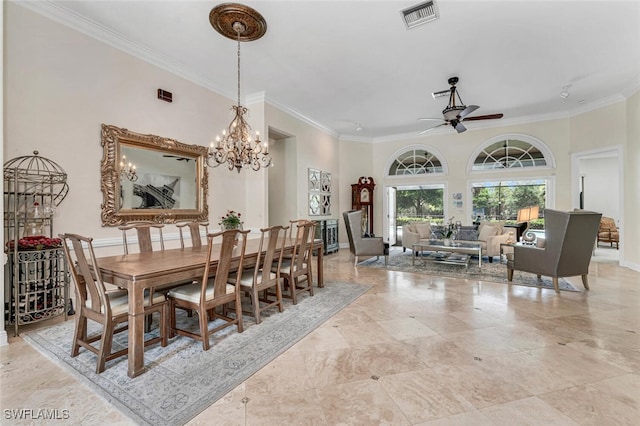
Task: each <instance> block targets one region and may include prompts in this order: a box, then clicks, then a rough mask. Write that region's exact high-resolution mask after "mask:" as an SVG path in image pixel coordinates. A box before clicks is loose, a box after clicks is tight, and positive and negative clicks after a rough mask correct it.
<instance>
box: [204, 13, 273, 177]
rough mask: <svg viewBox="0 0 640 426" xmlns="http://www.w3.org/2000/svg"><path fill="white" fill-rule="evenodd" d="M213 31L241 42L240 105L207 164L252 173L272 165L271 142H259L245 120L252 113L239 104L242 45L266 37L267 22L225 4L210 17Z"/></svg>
mask: <svg viewBox="0 0 640 426" xmlns="http://www.w3.org/2000/svg"><path fill="white" fill-rule="evenodd" d="M209 21H210V22H211V25H212V26H213V28H214V29H215V30H216V31H218V32H219V33H220V34H222V35H224V36H225V37H228V38H232V39H235V40H237V43H238V104H237V105H234V106H232V110H233V111H234V115H235V116H234V118H233V120H231V123H230V124H229V126H228V127H227V128H226V129H225V130H223V131H222V137H220V136H216V141H215V143H214V142H211V145H210V146H209V150H208V155H207V165H208V166H209V167H218V166H219V165H220V164H224V163H226V164H227V167H228V168H229V170H233V169H234V168H235V169H236V170H237V171H238V173H240V170H241V169H242V168H243V167H245V166H250V167H251V168H252V169H253V170H256V171H257V170H260V168H262V167H268V166H269V165H271V157H270V156H269V147H268V142H261V141H260V133H259V132H256V133H255V138H252V135H251V126H249V123H247V121H246V120H245V114H247V112H248V111H249V110H248V109H247V108H246V107H244V106H242V105H241V104H240V42H241V41H252V40H257V39H259V38H260V37H262V36H263V35H264V33H265V32H266V29H267V23H266V22H265V20H264V18H263V17H262V15H260V14H259V13H258V12H257V11H255V10H254V9H252V8H250V7H248V6H244V5H241V4H237V3H224V4H221V5H219V6H216V7H214V8H213V9H212V10H211V13H210V14H209Z"/></svg>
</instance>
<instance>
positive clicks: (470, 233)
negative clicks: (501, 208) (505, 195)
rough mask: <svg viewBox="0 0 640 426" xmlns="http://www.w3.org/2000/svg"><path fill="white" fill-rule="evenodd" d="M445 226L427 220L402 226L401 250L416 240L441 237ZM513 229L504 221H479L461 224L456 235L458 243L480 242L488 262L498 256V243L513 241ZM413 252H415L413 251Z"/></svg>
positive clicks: (404, 249) (426, 240)
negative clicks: (473, 224) (466, 224)
mask: <svg viewBox="0 0 640 426" xmlns="http://www.w3.org/2000/svg"><path fill="white" fill-rule="evenodd" d="M444 231H445V226H444V225H433V224H430V223H429V222H412V223H408V224H406V225H404V226H403V227H402V250H403V251H406V250H407V248H409V249H411V248H412V246H413V244H415V243H417V242H421V241H424V242H428V241H429V240H432V239H439V240H441V239H443V237H444ZM510 231H511V232H512V231H513V230H511V229H509V228H507V227H505V225H504V222H480V224H479V225H478V226H477V227H476V226H462V227H460V229H459V230H458V234H457V235H456V241H457V242H459V243H470V242H473V243H480V246H481V247H482V256H486V257H488V259H489V262H493V257H494V256H500V244H502V243H506V242H507V241H508V240H509V238H511V241H515V240H516V237H515V235H514V233H513V232H512V234H511V235H510V234H509V232H510ZM414 254H415V253H414Z"/></svg>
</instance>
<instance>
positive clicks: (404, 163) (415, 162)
mask: <svg viewBox="0 0 640 426" xmlns="http://www.w3.org/2000/svg"><path fill="white" fill-rule="evenodd" d="M426 173H442V163H441V162H440V160H439V159H438V157H436V156H435V155H433V154H431V153H430V152H428V151H426V150H424V149H412V150H409V151H406V152H403V153H402V154H400V155H398V157H397V158H396V159H395V160H394V161H393V163H392V164H391V167H390V168H389V176H398V175H400V176H402V175H419V174H426Z"/></svg>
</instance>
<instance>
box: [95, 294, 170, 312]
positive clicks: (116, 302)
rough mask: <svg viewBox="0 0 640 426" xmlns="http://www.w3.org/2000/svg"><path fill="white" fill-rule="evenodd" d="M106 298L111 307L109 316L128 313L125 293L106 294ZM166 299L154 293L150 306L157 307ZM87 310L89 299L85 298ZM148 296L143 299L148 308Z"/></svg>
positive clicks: (127, 297) (127, 300) (102, 310)
mask: <svg viewBox="0 0 640 426" xmlns="http://www.w3.org/2000/svg"><path fill="white" fill-rule="evenodd" d="M107 297H108V298H109V304H110V305H111V315H113V316H116V315H122V314H126V313H128V312H129V296H128V293H127V292H126V291H124V292H117V293H113V294H110V293H107ZM166 300H167V299H166V298H165V297H164V294H162V293H155V294H154V296H153V301H152V304H154V305H157V304H161V303H164V302H165V301H166ZM85 305H86V307H87V308H91V299H89V298H87V301H86V303H85ZM149 305H150V303H149V296H145V297H144V306H149ZM101 312H102V313H104V306H103V307H102V309H101Z"/></svg>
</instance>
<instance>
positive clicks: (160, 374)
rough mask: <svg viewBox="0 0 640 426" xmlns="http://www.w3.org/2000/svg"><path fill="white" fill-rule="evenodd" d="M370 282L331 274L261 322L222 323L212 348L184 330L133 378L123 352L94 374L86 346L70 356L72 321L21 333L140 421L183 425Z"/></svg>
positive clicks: (148, 354) (155, 349)
mask: <svg viewBox="0 0 640 426" xmlns="http://www.w3.org/2000/svg"><path fill="white" fill-rule="evenodd" d="M369 288H371V286H366V285H358V284H349V283H338V282H327V283H325V287H324V288H315V289H314V296H313V297H310V296H309V295H308V293H307V294H305V295H301V297H302V298H303V299H302V300H299V301H298V304H297V305H295V306H294V305H292V304H291V303H290V301H286V302H285V303H286V306H285V309H284V311H283V312H282V313H278V312H277V310H268V311H265V313H264V316H263V321H262V323H261V324H259V325H256V324H255V322H254V321H253V318H252V317H250V316H245V317H244V318H245V331H244V332H243V333H237V332H236V329H235V327H228V328H226V329H224V330H223V331H221V332H219V333H217V334H215V335H214V336H213V337H212V338H211V348H210V349H209V350H208V351H206V352H205V351H203V350H202V344H201V343H200V342H196V341H194V340H192V339H189V338H187V337H181V336H180V337H176V338H174V339H171V340H170V341H169V345H168V346H167V347H164V348H163V347H161V346H160V345H159V344H157V345H153V346H150V347H148V348H147V349H146V351H145V355H144V356H145V366H146V367H147V371H145V373H144V374H141V375H140V376H138V377H136V378H134V379H131V378H129V377H128V376H127V358H126V357H120V358H118V359H115V360H112V361H109V362H108V363H107V369H106V370H105V371H104V372H103V373H101V374H95V368H96V357H95V355H94V354H93V353H91V352H89V351H86V350H82V349H81V352H80V355H78V356H77V357H75V358H72V357H71V356H70V353H71V340H72V336H73V329H74V321H66V322H64V323H62V324H58V325H54V326H51V327H48V328H44V329H41V330H36V331H33V332H29V333H27V334H25V335H23V338H24V340H25V341H27V342H28V343H29V344H31V345H32V346H34V347H35V348H36V349H37V350H39V351H40V352H42V353H43V354H44V355H45V356H47V357H48V358H50V359H51V360H53V361H54V362H57V363H58V364H61V365H62V366H63V367H64V368H66V369H67V370H68V371H70V372H71V373H72V374H75V375H76V376H78V377H79V378H80V379H81V380H83V381H84V382H85V383H86V384H87V385H88V386H89V387H90V388H92V389H94V390H95V391H96V392H98V393H99V394H101V395H102V396H103V397H105V398H106V399H107V400H108V401H109V403H111V404H113V405H114V406H116V407H118V408H119V409H120V410H121V411H122V412H123V413H124V414H125V415H127V416H128V417H130V418H131V419H132V420H133V421H134V422H135V423H136V424H149V425H182V424H185V423H186V422H188V421H189V420H190V419H192V418H193V417H195V416H196V415H197V414H198V413H200V412H201V411H203V410H204V409H206V408H207V407H208V406H210V405H211V404H212V403H214V402H215V401H216V400H218V399H219V398H221V397H222V396H224V395H225V394H226V393H228V392H229V391H231V390H233V389H234V388H235V387H236V386H238V385H239V384H241V383H242V382H243V381H245V380H246V379H248V378H249V377H250V376H251V375H252V374H254V373H255V372H256V371H258V370H259V369H260V368H262V367H263V366H265V365H266V364H267V363H269V362H270V361H271V360H273V359H274V358H276V357H277V356H278V355H280V354H281V353H282V352H284V351H285V350H286V349H288V348H289V347H291V346H292V345H293V344H294V343H296V342H297V341H299V340H300V339H302V338H303V337H304V336H306V335H307V334H308V333H310V332H311V331H313V330H314V329H315V328H316V327H318V326H319V325H321V324H322V323H324V322H325V321H326V320H328V319H329V318H331V317H332V316H333V315H334V314H336V313H337V312H339V311H340V310H341V309H343V308H344V307H346V306H347V305H349V304H350V303H351V302H353V301H354V300H356V299H357V298H358V297H359V296H361V295H362V294H364V293H365V292H366V291H367V290H368V289H369ZM179 312H180V311H179ZM178 321H191V323H195V324H196V325H195V326H196V327H197V315H194V316H193V317H192V318H187V317H186V315H182V316H180V317H179V318H178ZM89 323H90V325H91V324H92V323H93V322H92V321H89ZM153 329H154V330H157V327H154V328H153ZM94 330H95V329H94ZM155 333H157V331H155ZM151 334H153V332H152V333H150V334H149V335H147V336H146V337H145V338H148V337H151ZM126 341H127V333H119V334H118V335H116V338H115V339H114V350H117V349H118V348H119V347H122V345H126Z"/></svg>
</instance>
